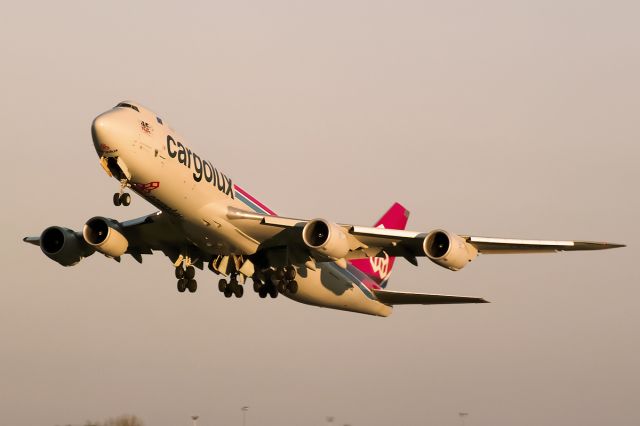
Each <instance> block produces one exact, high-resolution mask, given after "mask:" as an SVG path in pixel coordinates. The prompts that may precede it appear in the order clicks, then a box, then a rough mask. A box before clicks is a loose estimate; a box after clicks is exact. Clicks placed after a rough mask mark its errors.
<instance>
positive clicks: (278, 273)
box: [273, 269, 284, 280]
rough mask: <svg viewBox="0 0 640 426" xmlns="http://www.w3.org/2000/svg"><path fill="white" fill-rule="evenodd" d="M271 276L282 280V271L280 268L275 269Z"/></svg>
mask: <svg viewBox="0 0 640 426" xmlns="http://www.w3.org/2000/svg"><path fill="white" fill-rule="evenodd" d="M273 277H274V278H275V279H277V280H282V279H283V278H284V271H283V270H282V269H276V270H275V271H274V272H273Z"/></svg>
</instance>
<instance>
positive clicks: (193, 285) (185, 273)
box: [176, 265, 198, 293]
mask: <svg viewBox="0 0 640 426" xmlns="http://www.w3.org/2000/svg"><path fill="white" fill-rule="evenodd" d="M195 276H196V268H194V267H193V265H189V266H187V267H186V268H183V267H182V265H180V266H177V267H176V278H177V279H178V291H179V292H180V293H184V292H185V290H187V289H188V290H189V293H195V292H196V290H197V289H198V282H197V281H196V280H195V279H194V277H195Z"/></svg>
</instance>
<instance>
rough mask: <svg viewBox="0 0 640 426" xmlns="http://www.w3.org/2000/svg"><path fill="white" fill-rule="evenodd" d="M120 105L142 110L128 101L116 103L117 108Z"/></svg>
mask: <svg viewBox="0 0 640 426" xmlns="http://www.w3.org/2000/svg"><path fill="white" fill-rule="evenodd" d="M118 107H122V108H131V109H135V110H136V111H138V112H140V110H139V109H138V107H137V106H135V105H131V104H128V103H126V102H120V103H119V104H118V105H116V108H118Z"/></svg>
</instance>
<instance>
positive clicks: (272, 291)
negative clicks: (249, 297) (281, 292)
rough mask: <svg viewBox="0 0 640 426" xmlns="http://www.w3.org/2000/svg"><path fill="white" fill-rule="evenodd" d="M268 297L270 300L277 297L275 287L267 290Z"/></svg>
mask: <svg viewBox="0 0 640 426" xmlns="http://www.w3.org/2000/svg"><path fill="white" fill-rule="evenodd" d="M269 296H271V298H272V299H275V298H276V297H278V289H277V288H275V286H273V287H271V288H269Z"/></svg>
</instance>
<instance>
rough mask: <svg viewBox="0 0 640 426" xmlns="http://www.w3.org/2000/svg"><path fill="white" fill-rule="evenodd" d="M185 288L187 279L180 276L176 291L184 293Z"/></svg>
mask: <svg viewBox="0 0 640 426" xmlns="http://www.w3.org/2000/svg"><path fill="white" fill-rule="evenodd" d="M186 289H187V280H185V279H184V278H180V279H179V280H178V291H179V292H180V293H184V291H185V290H186Z"/></svg>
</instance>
